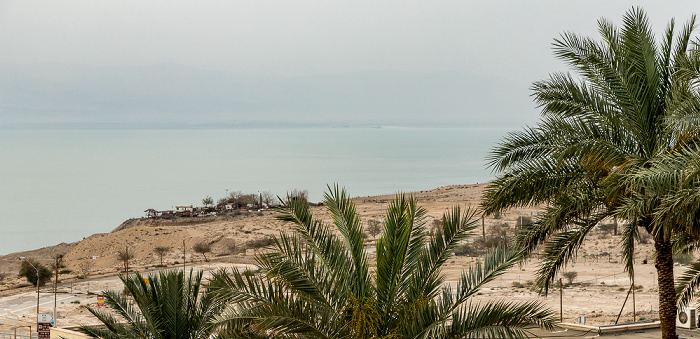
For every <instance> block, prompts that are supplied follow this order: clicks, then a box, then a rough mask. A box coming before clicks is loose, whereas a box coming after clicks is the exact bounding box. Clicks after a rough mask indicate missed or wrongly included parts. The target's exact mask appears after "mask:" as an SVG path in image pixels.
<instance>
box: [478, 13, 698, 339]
mask: <svg viewBox="0 0 700 339" xmlns="http://www.w3.org/2000/svg"><path fill="white" fill-rule="evenodd" d="M694 29H695V18H694V17H693V18H692V19H691V20H690V21H689V22H688V23H687V24H686V25H684V27H682V28H680V29H678V30H676V26H675V25H674V24H673V23H672V24H670V25H668V26H667V29H666V30H665V32H664V33H663V35H662V37H661V39H659V40H658V41H657V40H656V38H655V37H654V33H653V32H654V31H653V30H652V28H651V26H650V24H649V20H648V18H647V16H646V14H645V13H644V11H642V10H641V9H639V8H633V9H631V10H630V11H628V12H627V13H626V14H625V16H624V18H623V24H622V26H621V27H620V28H618V27H615V26H614V25H613V24H612V23H611V22H609V21H607V20H600V21H599V32H600V35H601V37H600V39H598V40H596V39H593V38H589V37H583V36H579V35H576V34H574V33H568V32H567V33H564V34H562V35H561V37H560V38H559V39H557V40H555V42H554V54H555V56H556V57H558V58H559V59H561V60H562V61H564V62H565V63H566V64H567V65H568V66H569V67H570V69H571V73H554V74H552V75H550V76H549V77H548V78H547V79H545V80H542V81H538V82H536V83H534V84H533V86H532V89H533V91H534V93H533V97H534V98H535V101H536V103H537V104H538V105H539V106H540V107H541V109H542V118H541V120H540V121H539V122H538V123H537V124H536V125H535V126H533V127H528V128H525V129H524V130H522V131H520V132H515V133H510V134H509V135H508V136H507V137H505V138H504V140H503V141H502V142H501V143H500V144H499V145H498V146H497V147H496V148H495V149H494V151H493V152H492V153H491V156H490V164H491V167H492V168H493V169H494V170H496V171H498V172H499V173H498V176H497V178H496V180H494V181H493V182H492V184H491V185H489V187H488V188H487V189H486V190H485V194H484V199H483V209H484V212H485V213H486V214H494V213H497V212H500V211H504V210H507V209H509V208H518V207H524V206H532V205H546V206H547V209H546V211H544V213H543V214H540V216H539V217H538V220H537V223H535V224H533V225H530V226H524V227H523V228H522V232H520V233H519V234H518V235H517V240H516V244H517V245H518V247H519V248H520V249H522V250H523V254H524V256H523V259H524V258H526V256H527V255H529V254H530V253H532V252H533V251H534V250H535V249H536V248H544V259H543V260H542V263H541V264H540V267H539V269H538V278H537V283H538V286H540V287H542V288H543V289H544V290H545V292H546V291H547V289H548V288H549V287H550V286H551V284H552V283H553V281H554V279H555V277H556V276H557V275H558V274H559V273H560V272H561V271H562V270H563V269H564V268H565V267H566V265H567V263H568V262H570V260H572V259H573V258H574V257H575V256H576V253H577V251H578V249H579V248H580V246H581V244H582V243H583V241H584V239H585V238H586V236H587V235H588V234H589V233H590V231H591V230H592V229H594V227H595V225H596V224H598V223H600V222H602V221H603V220H610V219H612V218H615V219H621V220H627V221H628V224H626V225H624V226H623V228H622V230H621V231H622V232H621V235H620V237H619V241H620V247H621V248H622V261H623V264H624V267H625V270H626V271H627V272H628V273H629V274H630V275H632V274H634V265H633V264H634V255H635V247H636V243H637V239H639V233H640V228H641V229H642V231H643V232H647V233H650V234H652V235H653V238H654V242H655V245H656V247H657V249H659V250H658V251H657V256H656V258H657V260H656V266H657V268H658V272H659V274H658V279H659V281H660V282H659V297H660V310H661V312H662V314H660V318H661V322H662V325H661V327H662V331H663V336H664V337H665V338H672V337H675V333H672V332H673V329H674V325H673V322H675V313H676V312H675V309H676V299H675V293H674V291H672V290H669V289H670V287H671V286H673V280H674V279H673V278H674V277H673V270H672V263H670V262H669V260H668V258H670V254H671V252H672V246H671V245H672V244H671V241H672V240H673V241H674V242H676V240H677V239H676V238H678V237H683V236H687V237H688V238H689V239H688V242H686V244H689V243H693V240H695V242H694V243H695V244H698V242H697V239H700V234H699V233H700V232H698V231H697V230H698V227H697V225H698V223H699V221H698V217H697V211H698V209H699V207H700V206H699V205H700V199H697V198H698V196H699V194H697V193H695V192H699V191H700V190H698V176H697V174H698V173H700V172H698V171H696V170H691V171H690V172H686V174H688V175H689V176H688V177H680V175H681V174H683V173H684V171H685V169H686V168H688V167H689V166H688V165H691V164H693V162H694V161H695V162H697V159H698V155H699V154H700V151H699V149H700V147H699V146H700V143H698V137H697V136H698V132H699V131H700V128H699V126H700V124H698V121H700V117H699V116H698V112H700V110H699V109H698V107H700V95H699V93H698V90H697V88H698V84H700V81H698V79H700V77H698V75H699V74H700V72H698V70H700V67H698V66H700V52H698V51H697V50H696V49H694V48H696V47H695V45H693V44H692V43H691V41H694V37H693V31H694ZM689 65H690V67H687V66H689ZM684 150H686V151H687V156H680V154H681V153H683V152H684ZM691 155H695V156H694V157H693V156H691ZM693 159H695V160H693ZM697 168H699V167H696V169H697ZM691 172H692V174H691ZM671 197H674V198H671ZM676 245H677V247H683V246H681V245H679V243H677V242H676ZM661 260H664V261H663V262H662V261H661ZM669 266H671V267H670V268H669Z"/></svg>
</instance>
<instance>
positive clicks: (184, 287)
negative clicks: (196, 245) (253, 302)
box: [79, 270, 220, 339]
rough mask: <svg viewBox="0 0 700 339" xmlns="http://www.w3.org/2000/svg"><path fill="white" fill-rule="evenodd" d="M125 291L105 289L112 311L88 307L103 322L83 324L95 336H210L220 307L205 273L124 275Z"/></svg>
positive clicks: (189, 337)
mask: <svg viewBox="0 0 700 339" xmlns="http://www.w3.org/2000/svg"><path fill="white" fill-rule="evenodd" d="M120 278H121V280H122V282H123V283H124V287H125V291H127V292H128V295H127V294H125V293H123V292H119V291H107V292H105V305H106V307H107V308H108V309H109V311H106V310H101V309H95V308H93V307H90V306H86V308H87V310H88V311H90V313H92V314H93V315H94V316H95V317H97V319H98V320H99V321H100V322H101V323H102V325H100V326H81V327H80V328H79V331H81V332H83V333H85V334H87V335H88V336H90V337H93V338H162V339H170V338H173V339H174V338H183V339H185V338H186V339H194V338H209V336H210V335H211V334H212V333H213V332H212V327H211V325H210V322H211V321H212V320H213V317H214V316H215V315H216V314H217V313H218V311H219V309H220V306H219V304H218V303H217V302H215V300H214V299H213V298H212V297H211V296H210V295H207V294H205V293H203V291H202V286H203V285H202V272H201V271H200V272H197V273H193V271H192V270H190V272H189V276H188V277H187V278H186V277H185V274H184V272H183V271H174V270H171V271H166V272H160V273H159V274H157V275H149V276H148V279H147V280H146V279H144V277H143V276H141V275H140V274H139V273H136V274H133V275H130V276H129V277H125V276H121V277H120Z"/></svg>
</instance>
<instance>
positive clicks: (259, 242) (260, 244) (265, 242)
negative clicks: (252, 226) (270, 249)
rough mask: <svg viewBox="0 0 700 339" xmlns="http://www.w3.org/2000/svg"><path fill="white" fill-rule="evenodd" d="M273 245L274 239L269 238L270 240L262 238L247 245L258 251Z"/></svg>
mask: <svg viewBox="0 0 700 339" xmlns="http://www.w3.org/2000/svg"><path fill="white" fill-rule="evenodd" d="M273 243H274V241H272V239H271V238H269V237H268V238H262V239H256V240H252V241H249V242H248V243H247V244H246V245H247V247H248V248H251V249H258V248H262V247H267V246H270V245H272V244H273Z"/></svg>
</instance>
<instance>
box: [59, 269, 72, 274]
mask: <svg viewBox="0 0 700 339" xmlns="http://www.w3.org/2000/svg"><path fill="white" fill-rule="evenodd" d="M71 273H73V271H71V270H60V271H58V274H71Z"/></svg>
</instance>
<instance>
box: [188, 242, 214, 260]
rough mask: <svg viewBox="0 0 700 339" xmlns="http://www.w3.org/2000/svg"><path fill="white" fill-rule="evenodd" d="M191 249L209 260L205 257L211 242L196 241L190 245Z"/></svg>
mask: <svg viewBox="0 0 700 339" xmlns="http://www.w3.org/2000/svg"><path fill="white" fill-rule="evenodd" d="M192 250H194V252H195V253H199V254H201V255H202V256H203V257H204V261H209V259H207V253H209V252H211V244H209V243H208V242H206V241H201V242H198V243H196V244H194V246H192Z"/></svg>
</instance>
